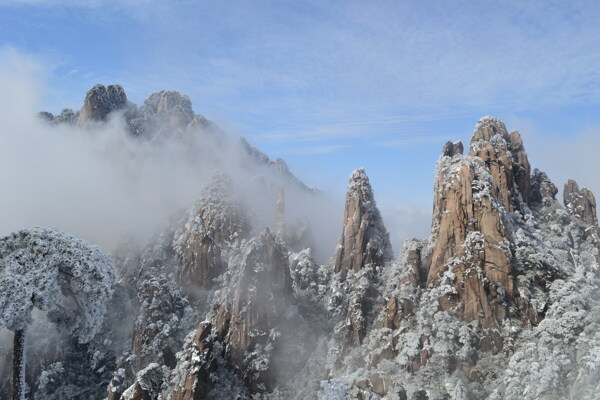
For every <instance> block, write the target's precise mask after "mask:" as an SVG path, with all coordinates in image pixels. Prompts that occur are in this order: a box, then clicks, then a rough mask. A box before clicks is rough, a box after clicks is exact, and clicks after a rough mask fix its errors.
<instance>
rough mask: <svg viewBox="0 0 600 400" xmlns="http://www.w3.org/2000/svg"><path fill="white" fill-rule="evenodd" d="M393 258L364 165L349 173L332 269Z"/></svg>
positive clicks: (354, 268)
mask: <svg viewBox="0 0 600 400" xmlns="http://www.w3.org/2000/svg"><path fill="white" fill-rule="evenodd" d="M392 257H393V253H392V246H391V244H390V238H389V235H388V233H387V230H386V229H385V226H384V224H383V220H382V219H381V214H380V213H379V210H378V209H377V205H376V204H375V198H374V196H373V191H372V189H371V184H370V183H369V178H368V177H367V174H366V173H365V170H364V169H363V168H360V169H357V170H356V171H354V172H353V173H352V175H351V176H350V182H349V183H348V191H347V193H346V205H345V208H344V226H343V228H342V237H341V239H340V244H339V246H338V248H337V251H336V256H335V272H336V273H338V272H339V273H341V276H342V277H346V275H347V273H348V271H351V270H352V271H358V270H360V269H362V268H364V267H367V266H370V267H376V266H383V265H384V263H385V262H386V261H389V260H391V259H392Z"/></svg>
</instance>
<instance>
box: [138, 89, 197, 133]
mask: <svg viewBox="0 0 600 400" xmlns="http://www.w3.org/2000/svg"><path fill="white" fill-rule="evenodd" d="M141 111H142V113H144V114H150V115H154V116H159V117H164V118H168V119H169V120H170V121H169V122H172V123H173V124H177V125H178V126H181V127H185V126H186V125H187V124H189V123H190V122H192V120H193V119H194V110H193V109H192V102H191V101H190V98H189V97H187V96H186V95H183V94H181V93H179V92H177V91H175V90H161V91H160V92H157V93H152V94H151V95H150V97H149V98H148V99H147V100H146V101H144V105H143V106H142V108H141Z"/></svg>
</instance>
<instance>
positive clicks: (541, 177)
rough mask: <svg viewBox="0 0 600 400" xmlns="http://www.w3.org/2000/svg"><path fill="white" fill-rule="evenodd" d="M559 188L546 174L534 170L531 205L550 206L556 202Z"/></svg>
mask: <svg viewBox="0 0 600 400" xmlns="http://www.w3.org/2000/svg"><path fill="white" fill-rule="evenodd" d="M557 193H558V188H557V187H556V185H555V184H554V183H552V181H551V180H550V178H548V175H547V174H546V173H545V172H542V171H540V170H539V169H537V168H536V169H534V170H533V173H532V174H531V203H532V204H543V205H549V204H551V203H554V202H556V194H557Z"/></svg>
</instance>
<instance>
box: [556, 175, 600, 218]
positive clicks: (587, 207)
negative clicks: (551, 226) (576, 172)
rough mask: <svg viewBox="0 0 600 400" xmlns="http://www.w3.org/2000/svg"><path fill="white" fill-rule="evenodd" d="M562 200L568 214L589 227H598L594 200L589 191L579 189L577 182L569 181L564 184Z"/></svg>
mask: <svg viewBox="0 0 600 400" xmlns="http://www.w3.org/2000/svg"><path fill="white" fill-rule="evenodd" d="M563 198H564V203H565V207H566V208H567V211H568V212H569V214H571V215H574V216H576V217H577V218H579V219H581V220H582V221H583V222H584V223H586V224H587V225H589V226H598V217H597V215H596V198H595V197H594V194H593V193H592V192H591V190H589V189H587V188H582V189H579V185H578V184H577V182H575V181H574V180H572V179H569V180H568V181H567V183H565V188H564V190H563Z"/></svg>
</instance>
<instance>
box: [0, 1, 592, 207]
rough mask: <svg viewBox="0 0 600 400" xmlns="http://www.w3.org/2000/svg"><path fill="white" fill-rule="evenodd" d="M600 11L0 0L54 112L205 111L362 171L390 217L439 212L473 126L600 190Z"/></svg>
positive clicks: (313, 160)
mask: <svg viewBox="0 0 600 400" xmlns="http://www.w3.org/2000/svg"><path fill="white" fill-rule="evenodd" d="M598 15H600V2H598V1H588V2H586V1H569V2H566V1H497V2H494V1H451V2H450V1H312V0H309V1H285V0H280V1H229V2H219V1H177V0H171V1H152V0H139V1H133V0H128V1H102V0H91V1H69V0H55V1H41V0H40V1H38V0H8V1H7V0H0V48H12V49H14V50H16V51H18V52H21V53H25V54H28V55H30V56H31V57H34V58H35V59H37V60H40V62H42V63H43V64H44V65H45V66H46V77H45V83H46V91H45V92H44V97H43V105H44V108H45V109H47V110H49V111H52V112H58V111H60V109H61V108H62V107H63V106H66V107H72V108H79V107H80V105H81V103H82V100H83V97H84V94H85V91H86V90H87V89H89V88H90V87H91V86H93V85H94V84H96V83H105V84H108V83H120V84H122V85H123V86H124V87H125V90H126V91H127V93H128V96H129V98H130V99H131V100H132V101H134V102H136V103H138V104H141V103H142V101H143V100H144V99H145V98H147V97H148V96H149V94H150V93H152V92H154V91H157V90H161V89H166V88H169V89H176V90H179V91H181V92H183V93H185V94H187V95H188V96H190V98H191V99H192V102H193V104H194V109H195V111H196V112H197V113H201V114H204V115H205V116H206V117H207V118H209V119H212V120H215V121H217V122H218V123H219V124H221V125H222V126H224V127H225V128H226V129H228V130H230V131H232V132H233V133H235V134H238V135H241V136H245V137H247V138H248V139H249V140H250V141H251V142H252V143H253V144H254V145H256V146H257V147H259V148H260V149H261V150H263V151H264V152H266V153H267V154H268V155H269V156H270V157H272V158H276V157H283V158H285V159H286V160H287V161H288V164H289V165H290V167H291V168H292V170H293V171H294V172H295V173H296V174H297V175H298V176H299V177H300V178H301V179H303V180H305V181H306V182H307V183H309V184H311V185H314V186H319V187H324V188H326V189H327V188H329V189H333V191H334V192H335V193H341V194H342V195H343V190H344V187H345V185H346V181H347V177H348V176H349V174H350V172H351V171H352V170H353V169H355V168H357V167H361V166H362V167H366V169H367V173H368V174H369V176H370V178H371V181H372V183H373V186H374V190H375V192H376V196H377V198H378V200H379V202H380V203H385V204H387V205H391V206H397V207H409V208H410V207H420V208H421V209H423V210H429V209H430V208H431V196H432V188H433V175H434V166H435V161H436V160H437V158H438V156H439V153H440V150H441V147H442V145H443V144H444V143H445V142H446V141H447V140H463V141H465V142H468V140H469V137H470V134H471V132H472V130H473V127H474V125H475V123H476V121H477V120H478V119H479V117H481V116H483V115H495V116H498V117H500V118H502V119H503V120H504V121H505V122H506V123H507V126H508V128H509V129H517V130H519V131H520V132H521V133H522V135H523V137H524V139H525V146H526V149H527V150H528V151H529V153H530V160H531V161H532V164H533V165H534V166H537V167H540V168H541V169H544V170H546V171H547V172H549V174H550V177H551V178H553V179H555V181H556V183H557V185H558V186H559V187H561V186H562V184H563V182H564V179H565V177H575V178H577V179H579V180H580V183H581V184H583V185H587V186H589V187H591V188H592V189H594V188H596V189H597V190H600V184H599V182H598V178H597V176H596V173H595V171H597V170H598V167H600V165H599V164H598V162H597V161H595V158H596V157H595V153H590V155H589V157H584V158H582V157H579V156H578V154H566V153H565V152H564V149H567V148H570V149H572V151H573V152H575V153H576V152H577V149H579V148H581V147H582V146H583V147H585V149H586V151H588V149H590V148H593V147H594V146H596V147H595V148H598V147H597V144H599V141H598V139H597V137H598V136H600V129H599V127H600V112H599V104H600V28H599V24H598V21H597V18H598Z"/></svg>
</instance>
